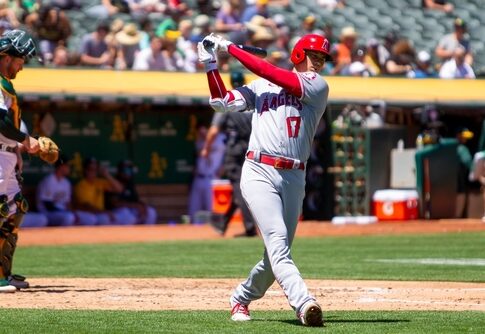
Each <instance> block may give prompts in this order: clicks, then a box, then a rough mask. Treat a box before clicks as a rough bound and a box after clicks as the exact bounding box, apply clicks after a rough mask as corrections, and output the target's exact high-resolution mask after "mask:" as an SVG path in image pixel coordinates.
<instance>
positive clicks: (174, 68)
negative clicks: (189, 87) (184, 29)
mask: <svg viewBox="0 0 485 334" xmlns="http://www.w3.org/2000/svg"><path fill="white" fill-rule="evenodd" d="M179 37H180V31H178V30H168V31H167V32H166V34H165V37H164V38H163V48H162V55H163V57H164V59H165V71H169V72H188V68H186V67H185V65H186V63H185V60H184V57H183V54H182V53H181V52H180V51H179V50H178V49H177V39H178V38H179Z"/></svg>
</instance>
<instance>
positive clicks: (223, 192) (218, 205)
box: [212, 180, 242, 222]
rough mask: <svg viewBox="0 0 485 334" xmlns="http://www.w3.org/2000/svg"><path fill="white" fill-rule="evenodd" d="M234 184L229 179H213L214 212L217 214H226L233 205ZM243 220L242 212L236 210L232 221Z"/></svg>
mask: <svg viewBox="0 0 485 334" xmlns="http://www.w3.org/2000/svg"><path fill="white" fill-rule="evenodd" d="M231 200H232V185H231V182H230V181H229V180H212V212H213V213H216V214H221V215H223V214H225V213H226V212H227V210H228V209H229V207H230V206H231ZM234 221H238V222H241V221H242V218H241V212H240V210H239V209H237V210H236V212H235V213H234V216H233V217H232V219H231V222H234Z"/></svg>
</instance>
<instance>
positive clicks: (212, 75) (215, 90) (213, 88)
mask: <svg viewBox="0 0 485 334" xmlns="http://www.w3.org/2000/svg"><path fill="white" fill-rule="evenodd" d="M207 80H208V81H209V90H210V92H211V97H212V98H213V99H215V98H221V99H223V98H224V96H226V94H227V89H226V86H225V85H224V81H222V78H221V75H220V74H219V71H218V70H212V71H209V72H207Z"/></svg>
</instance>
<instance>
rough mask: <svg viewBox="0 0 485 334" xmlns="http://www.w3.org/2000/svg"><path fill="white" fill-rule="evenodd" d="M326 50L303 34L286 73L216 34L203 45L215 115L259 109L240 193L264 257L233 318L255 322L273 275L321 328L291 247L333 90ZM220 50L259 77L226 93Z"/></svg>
mask: <svg viewBox="0 0 485 334" xmlns="http://www.w3.org/2000/svg"><path fill="white" fill-rule="evenodd" d="M204 44H206V45H207V47H204ZM211 45H212V46H211ZM329 50H330V43H329V41H328V40H327V39H326V38H324V37H322V36H320V35H316V34H309V35H305V36H303V37H302V38H300V39H299V40H298V42H297V43H296V44H295V46H294V48H293V50H292V53H291V61H292V63H293V64H294V69H293V71H289V70H286V69H281V68H278V67H276V66H273V65H271V64H269V63H268V62H267V61H265V60H262V59H260V58H258V57H256V56H253V55H251V54H249V53H247V52H245V51H244V50H242V49H240V48H238V47H237V46H236V45H234V44H233V43H232V42H230V41H228V40H225V39H223V38H221V37H219V36H215V35H212V34H211V35H209V36H207V37H205V38H204V40H203V41H202V42H201V43H199V44H198V53H199V61H200V62H202V63H204V64H205V69H206V72H207V78H208V82H209V89H210V93H211V97H210V100H209V102H210V105H211V106H212V108H213V109H214V110H215V111H216V112H236V111H244V110H253V111H254V113H253V118H252V132H251V137H250V140H249V146H248V151H247V153H246V160H245V162H244V165H243V170H242V175H241V192H242V194H243V197H244V200H245V201H246V203H247V204H248V207H249V209H250V210H251V213H252V215H253V217H254V219H255V221H256V224H257V226H258V229H259V231H260V233H261V236H262V238H263V241H264V245H265V250H264V255H263V259H262V260H261V261H260V262H259V263H257V264H256V266H254V268H253V269H252V270H251V272H250V273H249V277H248V278H247V279H246V280H245V281H244V282H242V283H241V284H239V286H238V287H237V288H236V289H235V291H234V293H233V295H232V297H231V299H230V302H231V307H232V310H231V319H232V320H234V321H247V320H250V319H251V317H250V314H249V309H248V306H249V304H250V303H251V302H252V301H253V300H256V299H259V298H261V297H263V296H264V294H265V292H266V291H267V289H268V288H269V287H270V286H271V285H272V284H273V282H274V281H275V279H276V281H277V282H278V284H279V285H280V286H281V287H282V289H283V291H284V293H285V295H286V296H287V298H288V302H289V304H290V306H291V307H292V308H293V310H295V312H296V315H297V318H298V319H299V320H300V321H301V322H302V324H303V325H307V326H322V325H323V317H322V309H321V307H320V305H319V304H318V303H317V301H316V300H315V298H314V297H313V296H312V295H311V294H310V293H309V291H308V288H307V286H306V284H305V283H304V281H303V279H302V277H301V274H300V272H299V270H298V268H297V267H296V265H295V263H294V262H293V260H292V257H291V254H290V247H291V244H292V241H293V238H294V236H295V231H296V226H297V223H298V217H299V215H300V212H301V208H302V202H303V197H304V196H305V167H306V161H307V159H308V157H309V155H310V147H311V144H312V140H313V137H314V134H315V131H316V128H317V125H318V122H319V121H320V119H321V117H322V115H323V113H324V111H325V108H326V105H327V98H328V92H329V87H328V85H327V82H326V81H325V80H324V79H323V78H322V77H321V76H320V75H319V74H318V73H319V72H320V71H321V70H322V68H323V67H324V65H325V61H326V60H327V59H330V55H329ZM216 52H228V53H229V54H230V55H231V56H233V57H234V58H236V59H237V60H238V61H239V62H240V63H241V64H242V65H244V66H245V67H246V68H247V69H248V70H250V71H251V72H253V73H254V74H256V75H258V76H260V77H261V78H260V79H257V80H254V81H252V82H250V83H249V84H247V85H245V86H243V87H240V88H237V89H234V90H230V91H227V90H226V88H225V86H224V83H223V81H222V79H221V76H220V75H219V72H218V69H217V61H216V59H217V57H216Z"/></svg>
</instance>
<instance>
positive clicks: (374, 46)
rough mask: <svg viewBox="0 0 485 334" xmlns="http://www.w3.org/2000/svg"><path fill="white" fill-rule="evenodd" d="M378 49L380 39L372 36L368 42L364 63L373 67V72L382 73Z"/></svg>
mask: <svg viewBox="0 0 485 334" xmlns="http://www.w3.org/2000/svg"><path fill="white" fill-rule="evenodd" d="M378 49H379V41H378V40H377V39H375V38H370V39H369V40H368V41H367V44H366V49H365V51H366V52H365V58H364V63H365V64H366V65H367V66H368V67H369V68H370V69H371V71H372V73H375V75H380V74H381V67H380V65H379V52H378Z"/></svg>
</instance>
